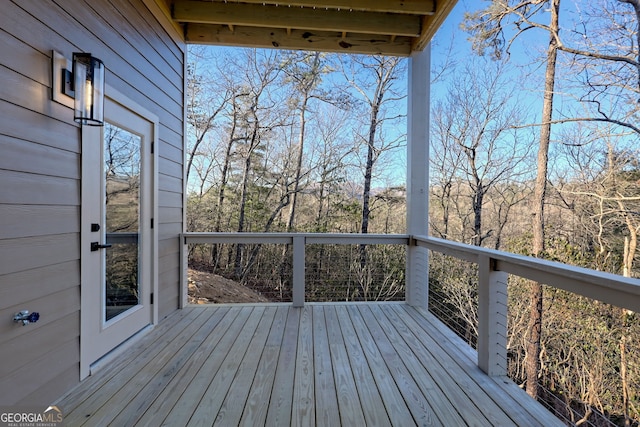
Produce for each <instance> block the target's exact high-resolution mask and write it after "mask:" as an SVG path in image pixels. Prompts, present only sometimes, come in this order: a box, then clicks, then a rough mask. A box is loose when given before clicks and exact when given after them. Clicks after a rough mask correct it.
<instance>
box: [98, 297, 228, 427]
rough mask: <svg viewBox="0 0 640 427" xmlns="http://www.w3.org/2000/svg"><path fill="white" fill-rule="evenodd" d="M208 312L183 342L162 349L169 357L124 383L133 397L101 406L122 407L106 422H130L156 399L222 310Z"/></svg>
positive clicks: (118, 423)
mask: <svg viewBox="0 0 640 427" xmlns="http://www.w3.org/2000/svg"><path fill="white" fill-rule="evenodd" d="M208 314H210V317H209V318H208V319H207V320H206V321H205V322H204V323H202V324H201V327H200V328H199V329H198V330H197V331H196V332H195V333H194V334H193V335H192V336H191V337H190V338H189V339H188V340H187V341H186V343H185V344H184V345H181V346H180V347H173V348H172V347H171V346H168V347H166V348H165V351H163V353H169V352H172V353H173V356H172V357H164V358H157V359H158V360H156V361H154V362H153V363H152V364H149V365H147V366H145V367H144V368H143V369H141V370H140V372H139V373H138V374H136V378H139V379H137V380H136V379H135V378H133V379H131V380H130V381H129V382H128V383H127V386H128V387H132V388H134V389H138V390H139V392H138V393H137V394H136V395H135V397H133V398H132V399H131V400H130V401H128V402H118V401H115V402H112V403H110V402H107V404H106V405H105V407H111V408H113V407H122V408H123V409H122V410H121V411H120V413H119V414H118V416H117V417H115V418H113V420H112V421H110V422H111V424H113V425H120V426H129V425H134V424H135V423H136V422H137V421H138V419H139V418H140V417H141V416H142V415H143V414H144V413H145V412H146V409H147V408H148V407H149V406H151V405H152V404H153V402H155V401H156V399H157V397H158V396H159V395H160V393H162V391H163V390H165V389H166V388H167V386H168V385H169V384H170V382H171V380H172V379H173V378H175V377H176V375H177V374H178V373H179V372H180V371H181V368H183V367H184V366H186V365H188V364H189V359H191V357H192V356H193V355H194V353H196V351H197V350H198V348H199V347H200V345H201V343H202V342H204V340H205V338H206V337H207V336H208V335H209V333H210V330H211V329H212V328H213V327H214V326H215V325H216V324H218V323H219V321H220V317H221V316H222V315H223V314H224V312H223V311H222V310H217V311H215V312H211V313H208ZM143 384H144V385H143ZM119 405H124V406H119ZM112 412H113V411H112Z"/></svg>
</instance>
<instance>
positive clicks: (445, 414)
mask: <svg viewBox="0 0 640 427" xmlns="http://www.w3.org/2000/svg"><path fill="white" fill-rule="evenodd" d="M382 307H383V306H367V307H363V308H362V310H368V311H371V312H372V313H371V314H372V317H374V318H375V319H376V321H377V324H378V325H379V327H380V329H382V330H383V331H384V333H385V334H386V336H387V339H388V340H389V342H390V343H391V345H392V346H393V348H394V350H395V351H396V352H397V353H398V357H399V359H400V360H402V362H403V363H404V365H405V366H406V368H407V370H408V371H409V372H410V373H411V374H412V375H413V380H414V381H415V383H416V385H417V386H418V388H419V389H420V391H421V392H422V394H423V395H424V397H425V399H426V400H427V402H429V406H430V407H431V408H432V409H433V411H434V413H435V414H436V416H437V417H438V420H439V421H440V422H441V423H444V422H451V423H453V424H455V425H463V424H465V421H464V420H465V419H472V420H473V419H475V422H476V423H477V425H486V426H488V425H489V423H488V422H487V421H486V419H485V418H484V417H483V415H482V413H480V412H478V413H477V414H473V413H470V414H465V415H466V416H462V415H460V414H459V410H463V411H464V410H465V409H466V407H465V406H463V407H462V408H455V407H454V406H452V405H451V404H450V400H449V399H448V397H447V395H446V394H444V393H442V390H441V389H440V387H439V386H438V383H437V382H436V381H435V380H434V379H433V377H432V376H431V374H430V373H429V371H428V370H427V369H425V365H424V364H423V363H422V362H421V360H425V359H428V358H429V356H430V352H429V349H427V348H422V349H419V350H421V351H418V352H415V353H414V348H415V347H414V348H412V347H411V346H410V345H408V344H407V343H406V341H405V340H404V337H405V336H406V335H407V334H406V330H403V329H402V327H403V326H404V325H403V324H398V323H394V322H392V321H391V320H390V319H389V318H388V317H386V316H385V314H384V313H383V311H382ZM425 372H426V374H425ZM455 385H456V384H455V382H453V381H452V382H450V383H445V384H444V386H449V387H453V386H455ZM467 406H470V407H473V406H474V405H467ZM483 421H484V422H483Z"/></svg>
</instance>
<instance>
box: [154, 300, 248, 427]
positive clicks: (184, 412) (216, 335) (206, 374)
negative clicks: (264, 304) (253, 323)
mask: <svg viewBox="0 0 640 427" xmlns="http://www.w3.org/2000/svg"><path fill="white" fill-rule="evenodd" d="M251 310H252V309H251V308H250V307H242V308H240V309H239V310H232V311H230V312H229V317H230V319H229V320H230V323H229V325H228V327H227V328H224V329H223V328H222V327H217V328H215V329H214V330H213V331H211V335H210V337H211V339H214V340H216V341H217V343H216V346H215V348H214V350H213V351H212V352H211V354H210V355H209V357H208V358H207V359H206V360H205V362H204V363H203V364H202V366H199V367H198V368H197V373H196V375H195V376H194V378H193V380H192V381H191V383H189V386H188V387H187V389H186V390H185V392H184V393H182V395H180V398H179V399H178V401H177V402H176V404H175V405H174V406H173V408H172V409H171V411H170V412H169V414H168V415H167V418H165V420H164V421H163V423H162V425H163V426H179V425H186V424H187V422H188V421H189V420H190V419H191V416H192V415H193V413H194V412H195V410H196V409H197V408H198V407H199V405H200V401H201V400H202V398H203V396H204V393H205V391H206V390H207V388H208V387H209V385H210V384H211V380H212V379H213V378H214V376H215V374H216V373H217V372H218V369H219V368H220V366H221V365H222V362H223V361H224V358H225V357H226V356H227V354H228V350H229V349H230V348H231V346H232V345H233V343H234V342H235V339H236V338H237V336H238V334H239V333H240V330H241V329H242V327H243V325H244V323H245V322H246V321H247V319H248V318H249V314H250V313H251ZM225 318H226V317H225ZM218 349H220V351H216V350H218Z"/></svg>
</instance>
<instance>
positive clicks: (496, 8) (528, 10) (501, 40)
mask: <svg viewBox="0 0 640 427" xmlns="http://www.w3.org/2000/svg"><path fill="white" fill-rule="evenodd" d="M547 8H548V9H547ZM547 10H548V11H549V16H550V19H549V24H548V25H545V24H541V23H539V21H538V20H537V18H538V17H539V15H540V14H542V13H546V11H547ZM559 13H560V0H550V1H538V0H515V1H513V0H493V1H492V2H491V4H490V5H489V6H488V7H487V8H486V9H483V10H481V11H479V12H476V13H474V14H470V15H467V16H466V18H465V29H466V30H467V31H469V32H470V33H471V35H472V40H473V45H474V48H475V50H476V51H477V52H479V53H481V54H483V53H484V52H485V50H486V49H488V48H489V49H492V52H491V54H492V55H493V56H494V57H495V58H500V57H501V56H502V54H503V52H507V54H508V53H509V51H510V49H511V45H512V43H513V42H514V41H515V40H516V39H517V38H518V37H519V36H520V35H522V34H523V33H524V32H526V31H529V30H531V29H541V30H543V31H545V32H546V33H547V34H548V35H549V44H548V47H547V53H546V57H545V63H546V70H545V79H544V96H543V104H542V117H541V118H542V125H541V126H540V142H539V145H538V158H537V175H536V180H535V187H534V197H533V201H532V204H533V219H532V226H533V242H532V248H531V249H532V250H531V254H532V255H533V256H544V251H545V239H544V237H545V235H544V207H545V199H546V192H547V176H548V164H549V144H550V141H551V121H552V119H553V99H554V88H555V83H556V63H557V57H558V33H559V31H560V24H559ZM510 25H512V26H513V27H514V31H515V34H514V35H513V36H512V37H511V38H510V39H509V40H506V38H505V29H506V28H505V27H506V26H510ZM530 301H531V304H530V307H529V338H528V348H527V354H526V360H527V361H526V366H527V384H526V389H527V393H528V394H529V395H530V396H532V397H537V396H538V373H539V372H540V341H541V336H542V302H543V288H542V284H540V283H536V282H532V283H531V285H530Z"/></svg>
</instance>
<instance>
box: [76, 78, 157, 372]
mask: <svg viewBox="0 0 640 427" xmlns="http://www.w3.org/2000/svg"><path fill="white" fill-rule="evenodd" d="M110 93H111V97H107V98H105V107H104V110H105V111H104V117H105V125H104V127H90V126H83V129H82V232H81V245H82V248H81V256H82V260H81V269H82V288H81V289H82V292H81V299H82V301H81V305H82V308H81V336H80V348H81V350H80V351H81V363H80V365H81V366H80V370H81V373H80V376H81V378H84V377H86V376H87V375H88V374H89V373H90V371H91V365H92V364H94V363H95V362H96V361H98V360H99V359H100V358H102V357H103V356H104V355H106V354H107V353H109V352H111V351H112V350H113V349H115V348H117V347H118V346H120V345H121V344H122V343H124V342H125V341H127V340H128V339H129V338H131V337H132V336H133V335H135V334H137V333H138V332H140V331H141V330H143V329H145V328H147V327H148V326H149V325H151V324H152V323H153V322H154V318H155V316H154V313H155V312H156V310H154V305H153V296H154V288H155V286H156V282H157V280H156V278H157V273H155V270H156V269H157V266H156V263H155V260H156V259H157V258H156V255H155V248H156V246H157V244H156V243H157V237H156V236H157V234H156V232H155V229H154V227H153V221H154V218H155V217H156V214H155V211H156V209H155V207H154V206H155V203H154V199H155V182H156V179H155V176H156V174H155V166H156V161H155V159H156V155H155V154H154V153H153V147H154V145H155V144H154V142H155V138H156V135H155V134H156V131H157V118H155V117H154V116H153V115H151V114H149V113H148V112H146V111H144V110H143V109H142V108H140V107H138V106H136V105H134V104H133V103H131V102H130V101H128V100H127V99H126V98H124V97H123V96H121V95H119V94H116V93H115V92H114V91H113V90H111V91H110Z"/></svg>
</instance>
